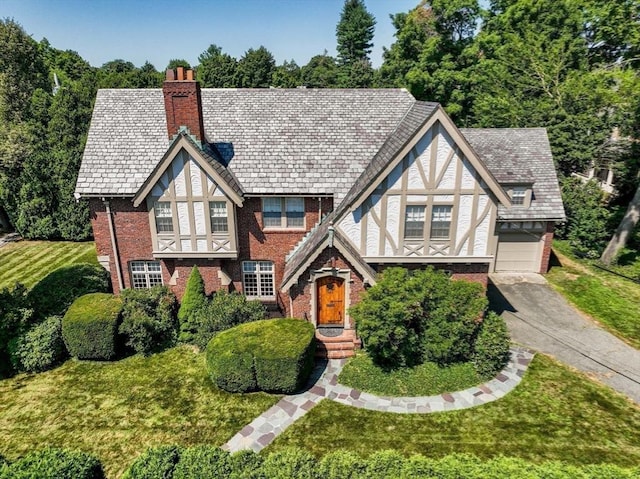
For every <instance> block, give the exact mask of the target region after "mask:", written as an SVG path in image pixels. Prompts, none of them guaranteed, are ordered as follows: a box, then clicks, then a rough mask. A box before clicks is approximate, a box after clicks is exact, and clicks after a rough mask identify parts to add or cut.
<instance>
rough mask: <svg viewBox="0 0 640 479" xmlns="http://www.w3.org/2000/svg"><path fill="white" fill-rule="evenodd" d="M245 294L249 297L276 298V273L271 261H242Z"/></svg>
mask: <svg viewBox="0 0 640 479" xmlns="http://www.w3.org/2000/svg"><path fill="white" fill-rule="evenodd" d="M242 282H243V284H244V294H245V296H247V297H249V298H260V299H274V298H275V290H274V287H273V285H274V283H275V281H274V274H273V263H272V262H271V261H244V262H243V263H242Z"/></svg>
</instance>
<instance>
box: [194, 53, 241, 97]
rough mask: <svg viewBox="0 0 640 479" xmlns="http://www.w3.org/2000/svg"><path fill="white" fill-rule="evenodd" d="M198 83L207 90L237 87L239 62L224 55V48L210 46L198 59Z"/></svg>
mask: <svg viewBox="0 0 640 479" xmlns="http://www.w3.org/2000/svg"><path fill="white" fill-rule="evenodd" d="M198 61H199V62H200V65H199V66H198V69H197V77H198V81H200V83H201V84H202V86H203V87H205V88H233V87H235V86H237V85H236V79H237V70H238V61H237V60H236V59H235V58H233V57H232V56H231V55H228V54H226V53H222V48H220V47H219V46H217V45H213V44H211V45H209V48H207V49H206V50H205V51H204V52H203V53H202V54H200V56H199V57H198Z"/></svg>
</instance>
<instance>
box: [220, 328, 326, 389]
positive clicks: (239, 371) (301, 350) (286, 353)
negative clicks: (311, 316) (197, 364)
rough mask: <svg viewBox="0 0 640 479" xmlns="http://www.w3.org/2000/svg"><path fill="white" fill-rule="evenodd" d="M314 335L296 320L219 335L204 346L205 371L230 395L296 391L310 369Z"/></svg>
mask: <svg viewBox="0 0 640 479" xmlns="http://www.w3.org/2000/svg"><path fill="white" fill-rule="evenodd" d="M314 335H315V331H314V328H313V326H312V325H311V324H310V323H307V322H304V321H301V320H298V319H269V320H262V321H255V322H252V323H247V324H242V325H240V326H236V327H235V328H232V329H229V330H228V331H224V332H222V333H220V334H218V335H217V336H216V337H215V338H213V339H212V340H211V341H210V342H209V345H208V346H207V370H208V372H209V375H210V377H211V379H212V380H213V382H214V383H215V384H216V385H218V387H220V388H221V389H224V390H225V391H229V392H246V391H253V390H256V389H260V390H263V391H270V392H282V393H285V394H288V393H292V392H294V391H296V390H298V389H299V388H300V387H301V386H302V385H304V383H305V381H306V380H307V378H308V377H309V374H310V373H311V369H312V368H313V357H314V352H315V341H314Z"/></svg>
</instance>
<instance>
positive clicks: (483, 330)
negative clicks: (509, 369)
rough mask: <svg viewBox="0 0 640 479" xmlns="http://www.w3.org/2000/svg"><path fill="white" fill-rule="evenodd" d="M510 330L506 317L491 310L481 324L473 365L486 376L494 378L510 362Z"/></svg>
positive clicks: (481, 374) (480, 373) (475, 345)
mask: <svg viewBox="0 0 640 479" xmlns="http://www.w3.org/2000/svg"><path fill="white" fill-rule="evenodd" d="M509 341H510V338H509V331H508V330H507V325H506V324H505V322H504V319H503V318H502V317H500V316H498V315H497V314H496V313H494V312H493V311H490V312H489V313H488V314H487V315H486V316H485V318H484V320H483V321H482V324H480V326H479V330H478V336H477V337H476V340H475V344H474V352H473V357H472V360H473V366H474V367H475V369H476V371H477V373H478V374H479V375H480V376H482V377H484V378H492V377H494V376H495V375H496V374H498V373H499V372H500V371H501V370H502V369H503V368H504V367H505V366H506V365H507V363H508V362H509V357H510V353H509Z"/></svg>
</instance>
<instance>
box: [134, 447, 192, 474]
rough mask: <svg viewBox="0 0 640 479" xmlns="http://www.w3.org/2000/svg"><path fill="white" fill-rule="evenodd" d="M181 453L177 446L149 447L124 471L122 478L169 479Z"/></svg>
mask: <svg viewBox="0 0 640 479" xmlns="http://www.w3.org/2000/svg"><path fill="white" fill-rule="evenodd" d="M181 453H182V448H181V447H179V446H157V447H151V448H149V449H147V450H146V451H145V452H143V453H142V454H140V455H139V456H138V457H137V459H136V460H135V461H134V462H133V464H131V466H129V468H128V469H127V470H126V471H124V474H123V475H122V479H171V478H172V477H173V471H174V469H175V467H176V465H177V464H178V461H179V460H180V455H181Z"/></svg>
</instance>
